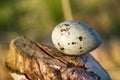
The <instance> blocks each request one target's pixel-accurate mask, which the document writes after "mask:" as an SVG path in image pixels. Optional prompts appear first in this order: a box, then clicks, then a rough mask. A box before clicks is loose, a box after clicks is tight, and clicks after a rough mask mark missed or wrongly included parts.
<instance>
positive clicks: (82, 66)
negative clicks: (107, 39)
mask: <svg viewBox="0 0 120 80" xmlns="http://www.w3.org/2000/svg"><path fill="white" fill-rule="evenodd" d="M6 67H7V69H8V71H9V73H10V74H11V76H12V77H13V78H14V80H111V78H110V77H109V75H108V74H107V72H106V71H105V70H104V69H103V68H102V67H101V66H100V65H99V63H98V62H97V61H96V60H95V59H94V58H93V57H92V56H91V55H90V54H89V53H88V54H86V55H83V56H67V55H64V54H62V53H60V52H59V51H57V50H56V49H53V48H50V47H47V46H45V45H43V44H40V43H35V42H33V41H31V40H29V39H27V38H26V37H23V36H19V37H17V38H16V39H14V40H12V41H11V43H10V49H9V54H8V56H7V59H6Z"/></svg>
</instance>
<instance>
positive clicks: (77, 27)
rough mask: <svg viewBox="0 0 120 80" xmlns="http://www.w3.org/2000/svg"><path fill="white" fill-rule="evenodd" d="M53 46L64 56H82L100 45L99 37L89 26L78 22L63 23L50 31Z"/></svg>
mask: <svg viewBox="0 0 120 80" xmlns="http://www.w3.org/2000/svg"><path fill="white" fill-rule="evenodd" d="M52 42H53V44H54V46H55V47H56V48H57V49H58V50H59V51H60V52H62V53H64V54H66V55H82V54H85V53H88V52H90V51H92V50H94V49H95V48H97V47H98V46H99V45H100V44H101V37H100V36H99V34H98V33H97V32H96V31H95V30H94V29H92V28H91V27H90V26H88V25H86V24H85V23H82V22H79V21H73V20H70V21H64V22H62V23H60V24H58V25H57V26H56V27H55V28H54V29H53V31H52Z"/></svg>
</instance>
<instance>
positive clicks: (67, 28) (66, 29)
mask: <svg viewBox="0 0 120 80" xmlns="http://www.w3.org/2000/svg"><path fill="white" fill-rule="evenodd" d="M69 29H70V27H66V28H65V29H61V30H60V31H61V32H63V31H65V32H67V31H69Z"/></svg>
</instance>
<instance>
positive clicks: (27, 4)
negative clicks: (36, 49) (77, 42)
mask: <svg viewBox="0 0 120 80" xmlns="http://www.w3.org/2000/svg"><path fill="white" fill-rule="evenodd" d="M64 1H66V0H64ZM64 1H63V0H11V1H9V0H0V80H8V79H9V80H13V79H12V78H11V77H10V75H9V74H8V72H7V71H6V69H5V67H4V61H5V58H6V56H7V53H8V50H9V43H10V41H11V40H12V39H14V38H16V37H17V36H18V35H25V36H27V37H28V38H30V39H32V40H34V41H37V42H42V43H45V44H46V45H49V46H51V45H52V44H51V39H50V34H51V31H52V29H53V28H54V27H55V26H56V25H57V24H58V23H60V22H62V21H64V20H67V19H68V20H69V19H72V17H73V19H74V20H78V21H82V22H84V23H86V24H88V25H90V26H91V27H93V28H94V29H95V30H96V31H97V32H98V33H99V34H100V35H101V37H102V39H103V43H102V45H101V46H100V47H99V48H97V49H96V50H94V51H92V52H91V53H92V55H93V56H94V57H95V58H96V59H97V60H98V61H99V63H100V64H101V65H102V66H103V67H104V68H105V69H106V70H107V72H108V73H109V74H110V76H111V78H112V79H113V80H120V77H119V74H120V58H119V57H120V48H119V45H120V38H119V36H120V0H69V1H70V2H69V4H68V5H67V4H66V3H65V4H64ZM69 5H70V6H69ZM65 8H67V9H68V11H66V10H65ZM69 11H70V12H69ZM69 14H70V15H71V16H72V17H71V16H70V17H69ZM66 15H68V18H66Z"/></svg>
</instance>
